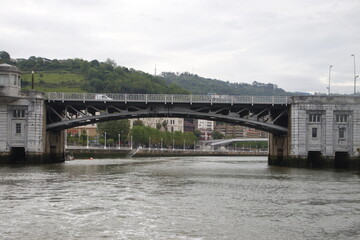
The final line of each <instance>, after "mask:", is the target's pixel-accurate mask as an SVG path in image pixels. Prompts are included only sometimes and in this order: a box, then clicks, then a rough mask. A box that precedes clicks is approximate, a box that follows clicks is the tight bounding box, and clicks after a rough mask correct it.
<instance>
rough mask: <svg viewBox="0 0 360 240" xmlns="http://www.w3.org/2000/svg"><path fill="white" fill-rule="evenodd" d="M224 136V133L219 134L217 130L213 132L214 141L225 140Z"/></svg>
mask: <svg viewBox="0 0 360 240" xmlns="http://www.w3.org/2000/svg"><path fill="white" fill-rule="evenodd" d="M224 136H225V135H224V134H223V133H222V132H219V131H216V130H215V131H213V132H212V137H213V139H223V138H224Z"/></svg>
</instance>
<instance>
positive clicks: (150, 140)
mask: <svg viewBox="0 0 360 240" xmlns="http://www.w3.org/2000/svg"><path fill="white" fill-rule="evenodd" d="M150 144H151V137H149V150H150Z"/></svg>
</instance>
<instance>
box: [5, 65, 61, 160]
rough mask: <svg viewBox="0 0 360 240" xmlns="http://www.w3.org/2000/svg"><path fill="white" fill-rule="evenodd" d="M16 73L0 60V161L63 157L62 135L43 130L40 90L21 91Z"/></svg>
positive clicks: (43, 110) (43, 106)
mask: <svg viewBox="0 0 360 240" xmlns="http://www.w3.org/2000/svg"><path fill="white" fill-rule="evenodd" d="M20 74H21V73H20V71H19V69H18V68H17V67H15V66H11V65H9V64H0V162H32V163H35V162H59V161H63V146H62V145H61V144H62V140H63V136H62V135H61V133H56V134H50V133H46V114H45V113H46V106H45V102H44V100H45V98H44V93H42V92H38V91H35V90H29V91H21V79H20Z"/></svg>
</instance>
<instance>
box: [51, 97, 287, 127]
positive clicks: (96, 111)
mask: <svg viewBox="0 0 360 240" xmlns="http://www.w3.org/2000/svg"><path fill="white" fill-rule="evenodd" d="M46 102H47V126H46V129H47V131H50V132H57V131H60V130H64V129H67V128H72V127H76V126H81V125H87V124H92V123H96V122H104V121H109V120H118V119H129V118H146V117H179V118H194V119H207V120H213V121H221V122H227V123H234V124H238V125H243V126H247V127H251V128H255V129H259V130H263V131H267V132H270V133H276V134H286V133H287V131H288V128H287V123H288V121H287V118H288V104H290V98H289V97H287V96H228V95H178V94H113V93H108V94H104V93H102V94H100V93H58V92H49V93H46Z"/></svg>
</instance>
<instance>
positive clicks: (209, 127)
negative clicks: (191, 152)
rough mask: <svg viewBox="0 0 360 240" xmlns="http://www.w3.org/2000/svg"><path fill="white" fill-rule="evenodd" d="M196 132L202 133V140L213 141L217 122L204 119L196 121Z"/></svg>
mask: <svg viewBox="0 0 360 240" xmlns="http://www.w3.org/2000/svg"><path fill="white" fill-rule="evenodd" d="M194 125H195V130H198V131H200V133H201V134H200V140H210V139H212V132H213V131H214V126H215V122H214V121H209V120H203V119H195V120H194Z"/></svg>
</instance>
